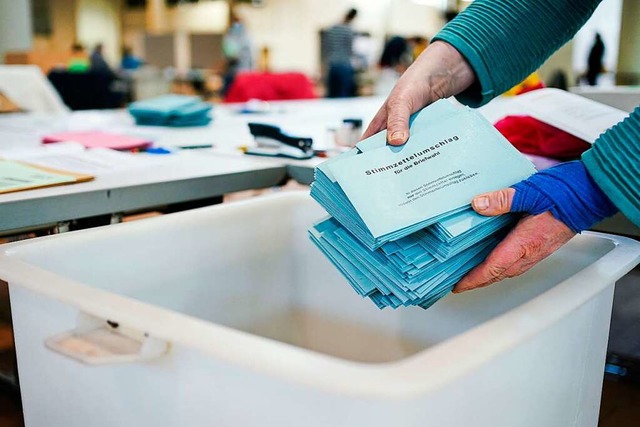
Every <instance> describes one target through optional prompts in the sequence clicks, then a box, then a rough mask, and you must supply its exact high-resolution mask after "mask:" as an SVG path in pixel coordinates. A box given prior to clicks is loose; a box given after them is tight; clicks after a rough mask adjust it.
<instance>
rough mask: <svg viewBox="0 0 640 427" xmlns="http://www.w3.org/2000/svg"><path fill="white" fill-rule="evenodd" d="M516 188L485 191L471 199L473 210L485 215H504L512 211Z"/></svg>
mask: <svg viewBox="0 0 640 427" xmlns="http://www.w3.org/2000/svg"><path fill="white" fill-rule="evenodd" d="M515 193H516V190H514V189H513V188H503V189H502V190H498V191H493V192H491V193H484V194H480V195H479V196H476V197H474V198H473V200H472V201H471V207H473V210H475V211H476V212H478V213H479V214H480V215H484V216H496V215H502V214H504V213H507V212H511V202H512V201H513V195H514V194H515Z"/></svg>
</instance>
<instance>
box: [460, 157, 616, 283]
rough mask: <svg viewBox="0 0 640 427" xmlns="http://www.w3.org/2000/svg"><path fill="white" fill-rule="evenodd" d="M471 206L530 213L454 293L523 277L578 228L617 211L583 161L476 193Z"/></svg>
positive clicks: (485, 210)
mask: <svg viewBox="0 0 640 427" xmlns="http://www.w3.org/2000/svg"><path fill="white" fill-rule="evenodd" d="M471 206H472V207H473V209H474V210H475V211H476V212H478V213H479V214H481V215H487V216H495V215H501V214H503V213H507V212H527V213H529V214H531V215H529V216H526V217H524V218H523V219H521V220H520V221H519V222H518V224H517V225H516V226H515V228H514V229H513V230H511V232H510V233H509V234H508V235H507V237H505V239H504V240H503V241H502V242H500V244H498V246H496V247H495V249H494V250H493V251H492V252H491V253H490V254H489V256H488V257H487V259H485V261H484V262H482V263H481V264H480V265H478V266H476V267H475V268H474V269H473V270H471V271H470V272H469V273H468V274H467V275H466V276H465V277H463V278H462V280H461V281H460V282H458V284H457V285H456V287H455V288H454V290H453V292H455V293H458V292H464V291H468V290H471V289H475V288H480V287H484V286H488V285H490V284H492V283H495V282H498V281H500V280H502V279H505V278H508V277H515V276H519V275H520V274H522V273H524V272H526V271H527V270H529V269H530V268H531V267H533V266H534V265H536V264H537V263H538V262H540V261H542V260H543V259H544V258H546V257H548V256H549V255H551V254H552V253H553V252H555V251H556V250H557V249H558V248H560V247H561V246H562V245H564V244H565V243H566V242H568V241H569V240H570V239H571V238H572V237H573V236H574V235H575V234H576V233H577V232H580V231H582V230H586V229H588V228H590V227H591V226H593V225H594V224H595V223H597V222H599V221H600V220H602V219H604V218H606V217H608V216H611V215H613V214H614V213H616V212H617V208H616V207H615V206H614V205H613V203H611V201H610V200H609V198H608V197H607V196H606V195H605V194H604V193H603V192H602V190H601V189H600V188H599V187H598V186H597V185H596V183H595V182H594V181H593V179H592V178H591V176H590V175H589V173H588V172H587V170H586V168H585V167H584V164H583V163H582V162H580V161H575V162H568V163H562V164H560V165H558V166H555V167H553V168H550V169H547V170H544V171H542V172H538V173H537V174H535V175H532V176H531V177H529V178H528V179H527V180H525V181H522V182H520V183H518V184H516V185H514V186H513V188H506V189H503V190H499V191H494V192H492V193H487V194H481V195H479V196H476V197H475V198H474V199H473V201H472V203H471Z"/></svg>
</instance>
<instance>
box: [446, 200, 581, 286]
mask: <svg viewBox="0 0 640 427" xmlns="http://www.w3.org/2000/svg"><path fill="white" fill-rule="evenodd" d="M515 191H516V190H514V189H513V188H507V189H504V190H500V191H496V192H494V193H489V194H486V195H482V196H479V197H477V198H476V199H474V201H473V203H472V206H473V208H474V209H475V210H476V211H478V212H479V213H482V214H483V215H490V216H494V215H500V214H503V213H507V212H510V211H511V202H512V200H513V195H514V193H515ZM483 196H484V197H487V198H488V200H489V206H490V207H489V208H488V209H485V210H480V209H478V203H479V200H480V199H481V197H483ZM575 234H576V233H575V232H573V231H572V230H571V229H570V228H569V227H567V226H566V225H565V224H564V223H563V222H562V221H559V220H557V219H556V218H554V216H553V215H552V214H551V212H549V211H547V212H544V213H541V214H539V215H527V216H525V217H524V218H522V219H521V220H520V221H519V222H518V224H517V225H516V226H515V228H514V229H513V230H511V232H509V234H508V235H507V237H505V238H504V240H503V241H502V242H500V243H499V244H498V246H496V247H495V249H494V250H493V251H492V252H491V253H490V254H489V256H488V257H487V258H486V259H485V260H484V262H482V263H481V264H480V265H478V266H476V267H475V268H474V269H473V270H471V271H470V272H469V273H468V274H467V275H466V276H465V277H463V278H462V280H461V281H460V282H458V284H457V285H456V287H455V288H454V289H453V292H454V293H459V292H464V291H469V290H471V289H476V288H482V287H485V286H489V285H491V284H492V283H496V282H499V281H501V280H502V279H506V278H509V277H515V276H519V275H521V274H523V273H524V272H526V271H527V270H529V269H530V268H531V267H533V266H534V265H536V264H537V263H539V262H540V261H542V260H543V259H545V258H546V257H548V256H549V255H551V254H552V253H553V252H555V251H556V250H558V249H559V248H560V247H561V246H562V245H564V244H565V243H567V242H568V241H569V240H570V239H571V238H572V237H573V236H575Z"/></svg>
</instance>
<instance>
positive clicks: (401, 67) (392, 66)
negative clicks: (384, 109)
mask: <svg viewBox="0 0 640 427" xmlns="http://www.w3.org/2000/svg"><path fill="white" fill-rule="evenodd" d="M411 62H412V52H411V49H410V48H409V43H408V42H407V40H406V39H405V38H404V37H400V36H393V37H391V38H390V39H389V40H388V41H387V43H386V44H385V45H384V48H383V49H382V55H381V56H380V61H379V62H378V65H379V67H380V70H379V72H378V76H377V78H376V80H375V83H374V89H373V93H374V94H375V95H378V96H383V95H384V96H386V95H389V93H390V92H391V89H393V86H394V85H395V84H396V83H397V82H398V79H399V78H400V76H401V75H402V73H404V71H405V70H406V69H407V67H408V66H409V65H411Z"/></svg>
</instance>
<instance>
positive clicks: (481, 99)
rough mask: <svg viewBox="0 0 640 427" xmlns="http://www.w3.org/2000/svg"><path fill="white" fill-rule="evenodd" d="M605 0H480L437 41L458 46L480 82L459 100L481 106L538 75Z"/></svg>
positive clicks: (436, 38)
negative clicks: (540, 69)
mask: <svg viewBox="0 0 640 427" xmlns="http://www.w3.org/2000/svg"><path fill="white" fill-rule="evenodd" d="M599 3H600V0H476V1H474V2H473V3H472V4H471V5H470V6H469V7H468V8H467V9H466V10H465V11H464V12H462V13H461V14H460V15H458V16H457V17H456V18H455V19H454V20H453V21H451V22H450V23H449V24H447V26H445V28H443V29H442V31H440V32H439V33H438V34H437V35H436V36H435V37H434V40H442V41H445V42H447V43H449V44H451V45H452V46H454V47H455V48H456V49H457V50H458V51H459V52H460V53H461V54H462V55H463V56H464V57H465V58H466V60H467V61H468V62H469V63H470V64H471V67H472V68H473V70H474V71H475V74H476V76H477V84H475V85H473V86H471V87H470V88H469V89H467V90H466V91H464V92H462V93H461V94H460V96H459V98H460V100H461V101H463V102H465V103H467V104H469V105H472V106H479V105H482V104H484V103H486V102H488V101H490V100H491V99H492V98H494V97H495V96H498V95H500V94H501V93H503V92H505V91H507V90H508V89H510V88H511V87H512V86H513V85H515V84H516V83H519V82H520V81H522V80H523V79H524V78H525V77H526V76H528V75H529V74H530V73H531V72H533V71H535V70H536V69H537V68H538V67H539V66H540V65H541V64H542V63H543V62H544V61H545V60H546V59H547V58H548V57H549V56H550V55H551V54H552V53H553V52H555V51H556V50H557V49H558V48H560V47H561V46H562V45H563V44H565V43H566V42H567V41H568V40H569V39H571V38H572V37H573V35H574V34H575V33H576V32H577V31H578V29H579V28H580V27H581V26H582V25H583V24H584V22H586V20H587V19H588V18H589V16H591V14H592V13H593V11H594V10H595V8H596V7H597V5H598V4H599Z"/></svg>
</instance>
